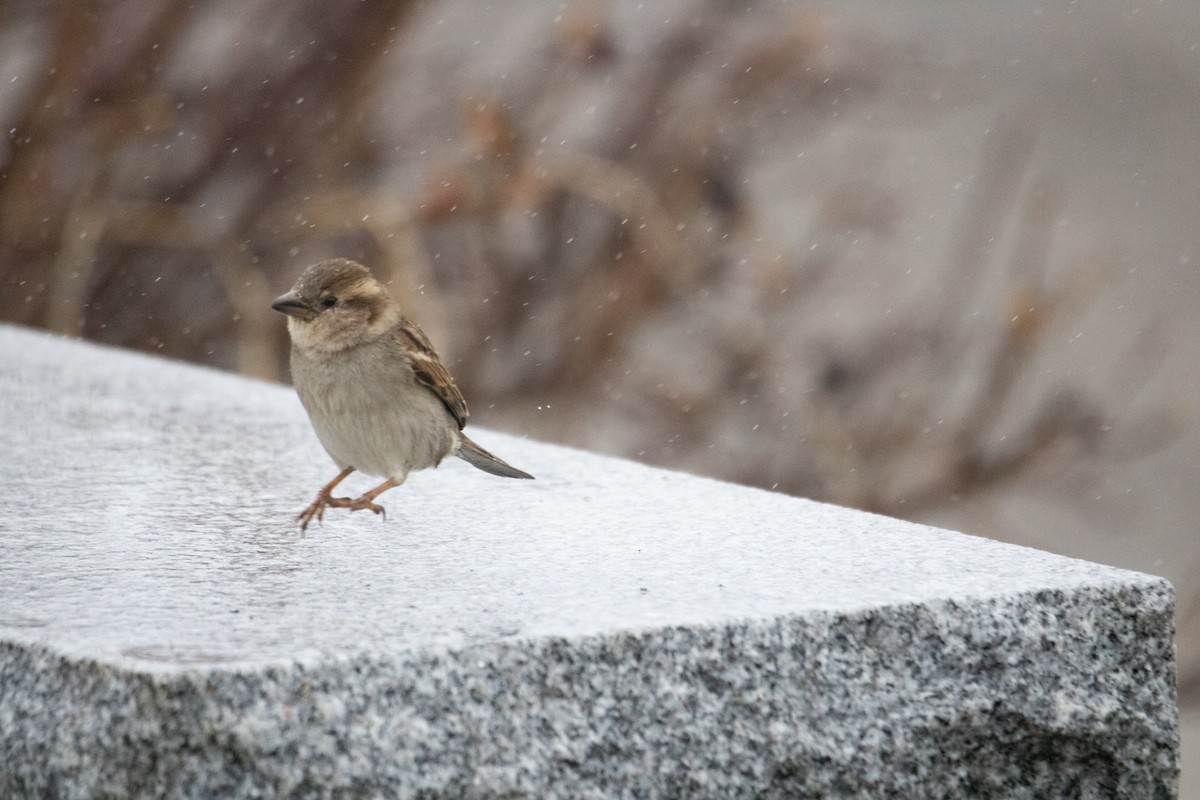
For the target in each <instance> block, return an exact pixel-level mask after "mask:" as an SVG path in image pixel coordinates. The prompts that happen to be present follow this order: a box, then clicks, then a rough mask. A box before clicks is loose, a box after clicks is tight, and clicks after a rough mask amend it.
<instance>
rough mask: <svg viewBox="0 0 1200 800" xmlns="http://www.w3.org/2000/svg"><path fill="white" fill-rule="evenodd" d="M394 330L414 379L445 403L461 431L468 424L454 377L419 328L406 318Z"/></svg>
mask: <svg viewBox="0 0 1200 800" xmlns="http://www.w3.org/2000/svg"><path fill="white" fill-rule="evenodd" d="M396 331H397V332H398V334H399V335H400V336H401V337H402V338H403V339H404V343H405V344H406V345H407V346H408V351H409V355H411V356H412V364H413V372H415V373H416V374H417V380H419V381H421V383H423V384H425V385H426V386H428V387H429V388H430V389H431V390H433V393H434V394H436V395H437V396H438V399H439V400H441V401H442V402H443V403H445V404H446V408H447V409H448V410H449V411H450V413H451V414H453V415H454V419H455V420H456V421H457V422H458V429H459V430H462V428H463V426H464V425H466V424H467V416H468V414H467V401H466V400H465V399H463V396H462V392H460V391H459V390H458V386H457V385H455V383H454V378H451V377H450V372H449V371H448V370H447V369H446V365H445V364H443V363H442V360H441V359H440V358H438V354H437V353H436V352H435V351H434V349H433V345H432V344H430V342H429V339H427V338H426V337H425V334H424V333H423V332H422V331H421V329H420V328H418V327H417V326H416V325H414V324H413V323H412V322H411V321H409V320H408V319H403V320H402V321H401V323H400V325H398V326H396Z"/></svg>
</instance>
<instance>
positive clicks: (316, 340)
mask: <svg viewBox="0 0 1200 800" xmlns="http://www.w3.org/2000/svg"><path fill="white" fill-rule="evenodd" d="M271 308H273V309H275V310H276V311H278V312H280V313H282V314H287V316H288V333H290V334H291V337H292V344H293V345H295V346H296V347H297V348H299V349H301V350H310V351H323V352H336V351H338V350H344V349H346V348H348V347H354V346H355V345H359V344H363V343H364V342H368V341H371V340H372V339H375V338H377V337H378V336H381V335H383V334H384V333H385V332H387V331H388V330H389V329H390V328H391V327H392V326H393V325H395V324H396V322H397V320H398V319H399V318H400V311H399V309H398V308H397V307H396V304H395V302H394V301H393V300H392V298H391V296H390V295H389V294H388V291H387V289H386V288H385V287H384V285H383V284H381V283H380V282H379V281H377V280H375V278H373V277H372V276H371V273H370V271H368V270H367V268H366V267H364V266H363V265H362V264H359V263H357V262H355V261H350V260H349V259H345V258H334V259H330V260H328V261H322V262H320V263H319V264H313V265H312V266H311V267H309V268H308V269H306V270H304V272H303V274H301V275H300V277H299V278H298V279H297V280H296V285H295V286H293V287H292V289H291V291H289V292H287V293H286V294H282V295H280V296H279V297H277V298H275V302H273V303H272V304H271Z"/></svg>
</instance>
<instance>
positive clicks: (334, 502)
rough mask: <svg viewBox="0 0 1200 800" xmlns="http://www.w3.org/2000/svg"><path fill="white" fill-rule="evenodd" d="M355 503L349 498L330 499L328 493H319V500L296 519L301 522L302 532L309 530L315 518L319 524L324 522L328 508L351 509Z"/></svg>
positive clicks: (314, 501) (313, 502)
mask: <svg viewBox="0 0 1200 800" xmlns="http://www.w3.org/2000/svg"><path fill="white" fill-rule="evenodd" d="M355 502H356V501H354V500H351V499H350V498H349V497H330V496H329V493H328V492H318V493H317V499H316V500H313V501H312V503H310V504H309V506H308V508H306V509H304V510H303V511H301V512H300V516H298V517H296V519H298V520H300V530H301V531H306V530H308V525H309V523H310V522H312V521H313V519H314V518H315V519H316V520H317V522H323V521H324V520H325V509H326V508H351V507H352V506H353V505H354V503H355ZM351 510H354V509H351Z"/></svg>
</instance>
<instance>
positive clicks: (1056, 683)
mask: <svg viewBox="0 0 1200 800" xmlns="http://www.w3.org/2000/svg"><path fill="white" fill-rule="evenodd" d="M0 409H3V412H4V417H5V422H6V424H5V425H3V426H0V445H2V446H3V451H4V452H5V453H6V454H8V457H7V458H5V459H3V461H0V486H2V487H3V495H4V498H5V499H6V500H7V502H6V504H5V505H6V508H5V513H4V514H3V515H2V516H0V732H2V734H3V735H2V737H0V797H5V798H23V797H38V798H40V797H230V798H242V797H246V798H249V797H277V796H278V797H282V796H287V797H376V796H381V797H404V798H410V797H411V798H418V797H419V798H440V797H446V798H451V797H454V798H459V797H480V798H484V797H505V798H520V797H531V798H532V797H539V798H540V797H547V798H553V797H564V798H565V797H572V798H576V797H582V798H602V797H603V798H607V797H734V798H737V797H766V798H770V797H814V798H815V797H882V796H903V797H1012V798H1022V797H1029V798H1034V797H1053V798H1058V797H1080V798H1090V797H1132V798H1140V797H1146V798H1169V797H1173V796H1175V793H1176V786H1177V776H1176V770H1177V765H1176V761H1177V751H1178V735H1177V726H1178V720H1177V710H1176V704H1175V688H1174V657H1173V629H1172V606H1173V593H1172V590H1171V587H1170V585H1169V584H1168V583H1167V582H1166V581H1164V580H1162V579H1160V578H1155V577H1152V576H1147V575H1141V574H1137V573H1132V572H1127V571H1123V570H1119V569H1115V568H1111V567H1106V566H1101V565H1097V564H1091V563H1087V562H1082V561H1078V560H1072V559H1067V558H1063V557H1059V556H1054V555H1050V554H1047V553H1043V552H1039V551H1036V550H1030V549H1027V548H1021V547H1015V546H1011V545H1006V544H1001V543H998V542H994V541H990V540H987V539H982V538H976V537H969V536H964V535H961V534H956V533H952V532H949V531H942V530H936V529H933V528H929V527H925V526H921V525H916V524H912V523H907V522H901V521H897V520H892V519H887V518H883V517H879V516H874V515H870V514H865V513H861V512H857V511H852V510H847V509H842V508H837V507H833V506H828V505H822V504H818V503H813V502H809V501H805V500H801V499H797V498H792V497H785V496H782V495H777V494H772V493H768V492H762V491H758V490H754V489H749V488H745V487H739V486H733V485H730V484H724V483H720V482H717V481H711V480H706V479H702V478H697V477H694V476H688V475H682V474H677V473H672V472H667V471H663V470H658V469H652V468H649V467H645V466H641V465H638V464H633V463H629V462H625V461H621V460H617V459H612V458H605V457H602V456H597V455H594V454H589V453H583V452H579V451H574V450H570V449H567V448H562V447H556V446H551V445H546V444H540V443H535V442H531V441H527V440H523V439H518V438H514V437H510V436H503V435H501V434H498V433H493V432H489V431H487V430H478V429H473V436H475V437H476V438H477V439H478V440H479V441H480V443H481V444H483V445H484V446H485V447H488V448H489V449H494V450H495V451H496V452H497V453H500V454H502V455H503V457H504V458H505V459H506V460H508V461H510V462H511V463H513V464H514V465H517V466H520V467H521V468H523V469H527V470H529V471H530V472H532V473H533V474H535V475H536V476H537V480H536V481H502V480H497V479H495V478H492V477H490V476H487V475H485V474H483V473H480V472H476V471H474V470H472V469H471V468H470V467H469V466H467V465H465V464H458V463H447V464H445V465H443V466H442V467H441V468H439V469H437V470H432V471H429V472H425V473H419V474H417V475H414V476H413V477H412V478H411V479H410V480H409V482H408V483H407V484H406V485H405V486H404V487H402V488H400V489H398V490H394V491H392V492H390V493H388V494H387V495H385V496H384V498H383V499H384V501H385V505H387V507H388V511H389V514H388V517H387V519H386V520H380V519H379V518H376V517H373V516H370V515H363V514H355V515H349V514H346V513H344V512H343V513H338V512H337V510H334V511H333V512H331V514H329V515H327V516H326V519H325V523H324V525H322V526H318V527H314V528H310V530H309V532H308V533H307V535H304V534H301V533H300V532H299V530H298V529H297V527H296V526H295V523H294V517H295V514H296V513H297V512H298V511H299V510H300V509H301V508H302V507H303V506H304V505H305V504H307V502H308V501H309V500H310V499H311V495H312V494H313V493H314V492H315V490H316V489H317V487H318V486H320V485H321V484H322V483H323V482H324V481H325V480H328V478H329V477H331V476H332V473H333V472H334V469H333V467H332V465H331V464H330V463H329V461H328V459H327V457H326V456H325V455H324V453H323V452H322V451H321V448H320V446H319V444H318V443H317V441H316V437H315V436H314V435H313V434H312V432H311V430H310V429H309V427H308V423H307V420H306V419H305V417H304V414H303V411H302V410H301V408H300V405H299V402H298V401H297V400H296V398H295V395H294V393H293V392H292V391H291V390H290V389H288V388H286V387H280V386H275V385H270V384H266V383H261V382H256V381H251V380H246V379H242V378H238V377H235V376H231V375H226V374H222V373H219V372H214V371H211V370H206V369H202V368H197V367H192V366H186V365H182V364H178V363H173V362H168V361H163V360H159V359H155V358H151V357H148V356H143V355H137V354H132V353H126V352H120V351H115V350H110V349H105V348H101V347H97V346H94V345H89V344H83V343H79V342H73V341H66V340H62V339H57V338H53V337H50V336H47V335H44V334H40V333H35V332H31V331H27V330H22V329H17V328H12V327H2V326H0ZM368 484H369V481H363V482H361V483H360V484H359V485H358V486H361V487H365V486H366V485H368Z"/></svg>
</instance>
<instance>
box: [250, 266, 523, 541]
mask: <svg viewBox="0 0 1200 800" xmlns="http://www.w3.org/2000/svg"><path fill="white" fill-rule="evenodd" d="M271 308H273V309H275V310H276V311H279V312H281V313H283V314H286V315H287V317H288V320H287V327H288V334H289V335H290V336H291V339H292V352H291V367H292V382H293V383H294V384H295V386H296V392H297V394H299V395H300V402H301V403H303V404H304V408H305V410H306V411H308V418H309V419H310V420H311V421H312V426H313V429H314V430H315V431H316V433H317V438H318V439H320V440H321V444H322V445H323V446H324V447H325V451H326V452H327V453H329V456H330V457H331V458H332V459H333V460H334V462H335V463H336V464H337V465H338V467H339V468H340V469H341V472H339V473H338V475H337V477H335V478H334V479H333V480H332V481H330V482H329V483H327V484H325V486H323V487H321V490H320V491H319V492H317V497H316V499H315V500H313V501H312V503H311V504H310V505H309V506H308V508H306V509H304V511H302V512H300V516H299V517H298V519H299V520H300V527H301V529H302V530H306V529H307V528H308V525H309V523H310V522H312V521H313V519H314V518H315V519H318V520H321V519H324V516H325V509H326V508H327V507H333V508H348V509H350V510H351V511H360V510H362V509H368V510H370V511H372V512H374V513H376V514H382V513H383V507H382V506H379V505H377V504H376V503H375V502H374V501H375V498H376V497H378V496H379V495H381V494H383V493H384V492H386V491H387V490H388V489H391V488H394V487H396V486H399V485H400V484H402V483H404V480H405V478H407V477H408V473H410V472H412V471H413V470H418V469H426V468H428V467H436V466H437V465H438V464H439V463H441V461H442V459H443V458H445V457H446V456H450V455H454V456H458V457H459V458H461V459H463V460H464V461H466V462H467V463H468V464H471V465H472V466H474V467H477V468H479V469H481V470H483V471H484V472H490V473H491V474H493V475H499V476H501V477H504V478H532V477H533V476H532V475H530V474H529V473H527V472H522V471H521V470H519V469H517V468H516V467H512V466H509V465H508V464H506V463H505V462H504V461H502V460H501V459H499V458H497V457H496V456H494V455H492V454H491V453H489V452H488V451H487V450H484V449H483V448H482V447H480V446H479V445H477V444H475V442H473V441H471V440H470V439H469V438H467V435H466V434H465V433H463V426H464V425H466V423H467V402H466V400H464V399H463V396H462V392H460V391H459V389H458V386H456V385H455V383H454V379H453V378H451V377H450V373H449V371H448V370H447V369H446V367H445V365H444V364H442V360H441V359H440V358H439V357H438V354H437V353H436V352H434V349H433V345H432V344H430V343H429V339H428V338H426V336H425V334H424V333H422V332H421V329H420V328H418V327H417V326H416V325H415V324H414V323H413V322H412V321H411V320H409V319H408V318H406V317H405V316H404V315H403V314H402V313H401V312H400V308H399V306H398V305H397V304H396V302H395V300H393V299H392V297H391V295H390V294H388V291H387V288H386V287H384V285H383V284H381V283H380V282H379V281H377V280H375V278H373V277H372V276H371V273H370V272H369V271H368V270H367V268H366V267H364V266H363V265H362V264H359V263H357V262H354V261H350V260H348V259H344V258H335V259H331V260H329V261H322V262H320V263H319V264H314V265H313V266H311V267H309V268H308V269H306V270H305V271H304V273H303V274H302V275H301V276H300V277H299V279H298V280H297V281H296V285H295V286H293V287H292V289H291V291H289V292H288V293H287V294H284V295H280V296H279V297H278V298H276V299H275V302H274V303H272V304H271ZM355 470H357V471H359V472H363V473H366V474H367V475H374V476H376V477H381V478H386V480H385V481H384V482H383V483H381V484H379V485H378V486H376V487H375V488H374V489H372V490H371V491H369V492H366V493H365V494H363V495H362V496H360V497H357V498H354V499H351V498H349V497H334V496H333V490H334V488H335V487H336V486H337V485H338V484H339V483H341V482H342V481H343V480H345V478H346V477H347V476H348V475H349V474H350V473H352V472H354V471H355Z"/></svg>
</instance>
